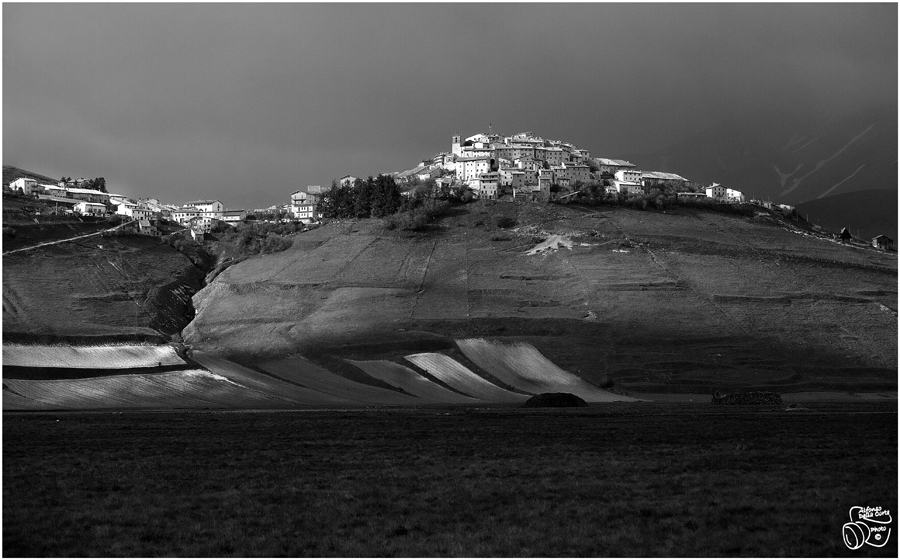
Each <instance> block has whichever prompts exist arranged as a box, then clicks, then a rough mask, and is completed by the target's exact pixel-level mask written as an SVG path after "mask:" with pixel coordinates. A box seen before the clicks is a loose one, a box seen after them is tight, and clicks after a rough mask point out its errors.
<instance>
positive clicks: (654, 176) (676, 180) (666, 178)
mask: <svg viewBox="0 0 900 560" xmlns="http://www.w3.org/2000/svg"><path fill="white" fill-rule="evenodd" d="M640 182H641V184H642V185H644V187H646V188H651V187H658V186H660V185H674V186H675V187H683V186H685V184H686V183H687V182H688V180H687V179H685V178H684V177H682V176H681V175H676V174H675V173H665V172H663V171H646V172H644V173H642V174H641V179H640Z"/></svg>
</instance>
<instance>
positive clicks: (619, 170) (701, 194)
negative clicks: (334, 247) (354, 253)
mask: <svg viewBox="0 0 900 560" xmlns="http://www.w3.org/2000/svg"><path fill="white" fill-rule="evenodd" d="M379 177H386V178H388V177H389V178H390V179H391V180H392V181H393V182H394V183H395V184H396V185H397V187H398V188H399V192H400V194H401V195H402V196H405V197H412V196H419V197H421V196H426V197H427V196H432V197H433V196H438V195H439V193H442V192H443V193H448V192H450V193H455V194H456V195H457V196H459V197H460V198H464V199H486V200H501V201H503V200H506V201H518V202H533V203H548V202H554V201H558V202H564V201H566V199H569V198H572V197H577V196H578V195H579V194H581V193H584V192H587V191H588V190H590V191H591V192H593V193H595V194H596V193H601V195H603V196H608V197H620V198H621V199H623V200H624V199H625V198H627V197H633V196H640V195H653V196H657V195H659V194H660V193H662V194H665V195H667V196H674V197H676V198H677V199H679V200H696V201H705V202H707V203H721V204H743V203H746V202H750V203H752V204H755V205H758V206H761V207H763V208H767V209H769V210H773V211H777V212H781V213H783V214H785V215H788V216H791V215H795V214H796V212H795V209H794V208H793V207H792V206H789V205H785V204H774V203H772V202H771V201H761V200H749V201H748V200H747V199H746V196H745V194H744V193H742V192H741V191H738V190H736V189H732V188H729V187H727V186H725V185H721V184H719V183H712V184H710V185H701V184H698V183H695V182H693V181H690V180H688V179H686V178H684V177H682V176H681V175H678V174H675V173H668V172H661V171H652V170H646V169H639V168H638V166H637V165H635V164H634V163H631V162H629V161H625V160H621V159H612V158H606V157H592V155H591V153H590V152H589V151H588V150H585V149H582V148H578V147H576V146H575V145H573V144H571V143H568V142H563V141H559V140H549V139H544V138H541V137H540V136H536V135H534V134H533V133H531V132H523V133H519V134H514V135H512V136H504V135H501V134H493V133H488V134H483V133H482V134H475V135H473V136H469V137H468V138H465V139H463V138H462V137H461V136H459V135H454V136H452V138H451V142H450V149H449V151H446V152H441V153H438V154H436V155H435V156H433V157H431V158H428V159H425V160H422V161H421V162H420V163H419V164H418V165H416V166H415V167H413V168H412V169H408V170H406V171H400V172H392V173H382V174H380V175H379ZM361 181H363V180H362V179H360V178H357V177H353V176H351V175H346V176H344V177H341V178H340V179H336V180H334V181H332V184H331V185H330V186H329V187H323V186H321V185H311V186H308V187H306V188H305V189H300V190H296V191H294V192H292V193H290V195H289V197H288V198H289V200H288V201H287V202H285V203H284V204H276V205H273V206H269V207H267V208H256V209H227V208H226V206H225V205H224V204H223V203H222V201H220V200H215V199H204V200H194V201H189V202H186V203H184V204H181V205H174V204H166V203H163V202H161V201H160V200H158V199H156V198H140V199H135V198H131V197H127V196H124V195H119V194H114V193H109V192H106V190H105V188H102V190H97V189H96V185H94V184H92V183H91V182H90V181H85V180H84V179H82V180H74V181H73V180H72V179H70V178H65V177H63V178H62V179H61V180H60V181H59V182H58V183H57V184H42V183H39V182H38V181H36V180H35V179H31V178H27V177H20V178H18V179H16V180H14V181H12V182H11V183H10V184H9V185H8V186H7V187H6V188H7V189H9V190H12V191H15V192H18V193H20V194H22V195H25V196H30V197H34V198H37V199H40V200H42V201H43V202H44V203H46V204H47V205H49V206H52V207H53V209H54V210H53V212H55V213H65V214H70V215H79V216H95V217H105V216H110V215H118V216H122V217H123V218H127V219H130V220H131V221H132V222H133V227H134V229H135V230H136V231H137V232H138V233H142V234H147V235H157V234H158V233H159V231H158V229H157V225H158V223H159V220H169V221H172V222H175V223H177V224H179V225H181V226H183V227H184V228H185V229H186V230H187V231H189V232H190V234H191V235H192V236H193V237H194V238H195V239H198V240H199V239H201V238H202V236H203V235H204V234H205V233H208V232H210V231H211V230H213V229H215V228H217V227H222V224H225V225H238V224H241V223H245V222H248V221H251V222H252V221H267V222H285V221H292V222H299V223H302V224H306V225H309V224H313V223H318V222H320V221H321V220H322V219H323V217H327V216H323V213H322V211H321V203H322V202H323V198H325V197H327V196H328V193H329V192H332V191H334V190H335V189H348V188H351V187H353V186H355V185H358V184H359V183H360V182H361ZM85 187H89V188H85ZM104 187H105V185H104ZM884 241H885V240H881V241H880V242H881V243H882V244H883V243H884ZM888 241H890V242H892V240H888ZM874 244H875V240H873V245H874Z"/></svg>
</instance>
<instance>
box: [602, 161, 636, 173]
mask: <svg viewBox="0 0 900 560" xmlns="http://www.w3.org/2000/svg"><path fill="white" fill-rule="evenodd" d="M594 164H595V165H596V166H597V167H598V168H599V169H600V174H601V175H614V174H615V173H616V171H618V170H620V169H634V168H635V167H637V166H636V165H635V164H633V163H631V162H630V161H625V160H624V159H609V158H594Z"/></svg>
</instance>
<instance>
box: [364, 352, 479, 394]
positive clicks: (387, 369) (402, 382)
mask: <svg viewBox="0 0 900 560" xmlns="http://www.w3.org/2000/svg"><path fill="white" fill-rule="evenodd" d="M348 361H349V362H350V363H351V364H353V365H355V366H356V367H358V368H360V369H361V370H363V371H364V372H366V373H367V374H369V375H371V376H372V377H374V378H376V379H380V380H382V381H384V382H385V383H388V384H390V385H393V386H394V387H398V388H400V389H403V390H404V391H406V392H407V393H409V394H410V395H415V396H417V397H419V398H421V399H422V400H423V401H428V402H435V403H455V404H478V403H483V402H484V401H481V400H479V399H473V398H472V397H467V396H465V395H461V394H459V393H455V392H453V391H449V390H447V389H445V388H443V387H441V386H440V385H437V384H436V383H434V382H432V381H429V380H428V379H426V378H425V377H422V376H421V375H419V374H418V373H416V372H415V371H413V370H411V369H409V368H408V367H405V366H402V365H400V364H396V363H394V362H390V361H387V360H373V361H368V362H366V361H353V360H348Z"/></svg>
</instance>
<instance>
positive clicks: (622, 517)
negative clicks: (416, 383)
mask: <svg viewBox="0 0 900 560" xmlns="http://www.w3.org/2000/svg"><path fill="white" fill-rule="evenodd" d="M804 406H808V407H809V408H810V409H811V410H809V411H804V410H795V411H790V412H788V411H785V409H784V406H783V405H782V406H769V407H765V406H763V407H740V406H737V407H714V406H712V405H686V404H681V405H672V404H670V405H664V404H649V403H639V404H614V405H603V406H592V407H589V408H579V409H568V410H561V409H537V410H535V409H527V410H525V409H516V408H477V409H476V408H468V409H467V408H455V409H450V408H434V409H419V410H396V409H395V410H390V409H381V410H357V411H300V412H259V413H253V412H235V413H229V412H224V413H223V412H195V413H183V412H169V413H147V412H135V413H130V412H123V413H109V412H97V413H57V414H5V415H4V421H3V554H4V555H5V556H91V555H99V556H161V555H178V556H360V555H363V556H672V555H674V556H722V555H727V556H848V555H851V556H885V557H896V555H897V541H896V538H892V539H891V540H890V542H889V544H888V546H886V547H884V548H881V549H879V548H873V547H871V546H868V545H866V546H864V547H863V548H861V549H859V550H856V551H850V550H848V549H847V548H846V547H845V545H844V543H843V539H842V526H843V524H844V523H845V522H846V521H847V520H848V511H849V509H850V507H852V506H855V505H860V506H866V505H869V506H873V507H874V506H881V507H882V508H886V509H890V510H891V511H892V512H895V511H896V509H897V405H896V403H871V404H866V403H854V404H844V403H829V404H821V403H810V404H806V405H804ZM895 515H896V514H895ZM893 532H896V531H893Z"/></svg>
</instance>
